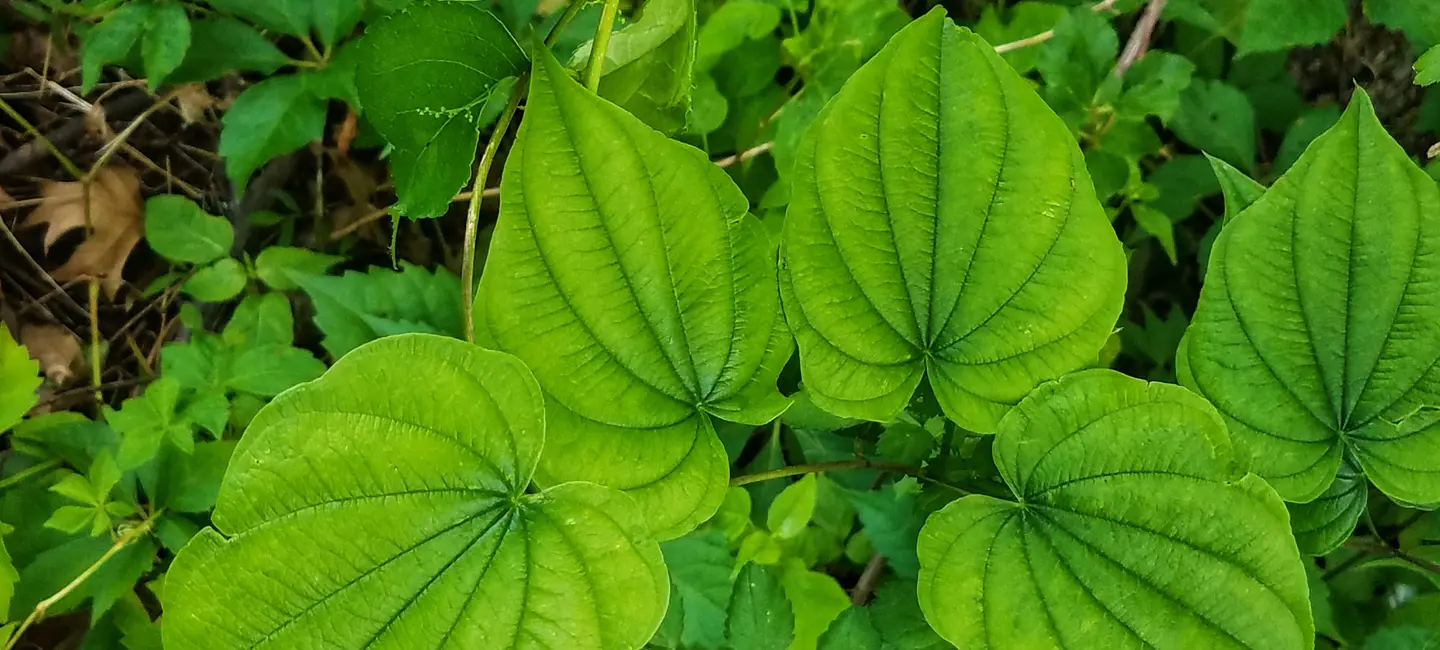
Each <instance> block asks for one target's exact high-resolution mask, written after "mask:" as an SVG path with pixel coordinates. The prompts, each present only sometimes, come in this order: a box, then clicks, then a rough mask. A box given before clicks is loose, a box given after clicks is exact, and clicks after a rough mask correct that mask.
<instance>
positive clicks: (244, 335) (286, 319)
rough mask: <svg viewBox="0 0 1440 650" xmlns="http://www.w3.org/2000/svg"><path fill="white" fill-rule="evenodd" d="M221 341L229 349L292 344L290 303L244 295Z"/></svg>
mask: <svg viewBox="0 0 1440 650" xmlns="http://www.w3.org/2000/svg"><path fill="white" fill-rule="evenodd" d="M262 255H263V253H262ZM221 339H222V340H224V341H225V345H228V346H230V347H232V348H245V347H252V346H269V345H283V346H288V345H290V344H292V343H294V342H295V316H294V314H292V313H291V312H290V301H289V300H286V299H285V296H283V295H281V294H278V293H261V294H251V295H248V296H245V299H244V300H241V301H240V304H239V305H238V306H236V307H235V313H233V314H231V315H230V322H229V323H226V324H225V331H224V333H223V334H222V335H221ZM162 358H163V357H162ZM200 372H201V373H204V372H205V371H204V370H201V371H200ZM200 385H204V384H200ZM190 387H192V388H194V387H196V386H195V385H191V386H190Z"/></svg>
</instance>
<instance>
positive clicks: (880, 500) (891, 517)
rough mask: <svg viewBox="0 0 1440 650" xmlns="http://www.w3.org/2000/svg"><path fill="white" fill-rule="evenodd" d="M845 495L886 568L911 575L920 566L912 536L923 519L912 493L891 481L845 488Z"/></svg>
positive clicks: (906, 575) (917, 534)
mask: <svg viewBox="0 0 1440 650" xmlns="http://www.w3.org/2000/svg"><path fill="white" fill-rule="evenodd" d="M845 496H846V497H847V498H849V499H850V503H851V504H852V505H854V506H855V514H856V515H858V516H859V517H860V523H861V524H862V525H863V526H864V530H865V535H866V537H868V538H869V539H870V543H871V544H873V545H874V547H875V550H876V551H879V552H880V554H881V555H883V556H885V559H886V560H888V561H889V562H890V568H892V569H894V571H895V572H896V573H898V574H900V575H902V576H905V577H907V578H913V577H915V574H916V572H918V571H919V569H920V563H919V559H918V557H917V556H916V555H915V540H916V539H917V538H918V537H919V535H920V526H921V524H923V523H924V521H923V519H922V516H921V514H920V512H919V507H918V504H917V503H916V502H915V495H914V493H912V492H908V491H902V490H900V489H899V488H898V487H897V486H896V484H893V483H892V484H890V485H887V486H885V487H883V488H881V489H879V490H846V491H845Z"/></svg>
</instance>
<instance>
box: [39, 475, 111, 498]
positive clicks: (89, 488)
mask: <svg viewBox="0 0 1440 650" xmlns="http://www.w3.org/2000/svg"><path fill="white" fill-rule="evenodd" d="M50 491H51V492H54V493H55V494H58V495H60V496H63V497H65V498H67V499H69V500H71V501H76V502H79V503H83V504H85V505H96V504H98V503H99V502H100V496H99V495H97V494H95V486H93V485H91V484H90V481H88V480H86V478H85V477H83V476H81V475H79V474H73V473H67V474H65V476H64V477H62V478H61V479H60V480H59V481H56V482H55V484H54V485H51V486H50Z"/></svg>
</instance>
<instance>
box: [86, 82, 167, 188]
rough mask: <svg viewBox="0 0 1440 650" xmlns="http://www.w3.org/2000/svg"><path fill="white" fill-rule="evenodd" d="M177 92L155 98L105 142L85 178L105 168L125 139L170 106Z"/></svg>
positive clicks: (92, 176)
mask: <svg viewBox="0 0 1440 650" xmlns="http://www.w3.org/2000/svg"><path fill="white" fill-rule="evenodd" d="M176 92H177V91H173V90H172V91H170V92H168V93H166V94H165V95H163V96H161V97H160V98H159V99H157V100H155V103H153V104H151V105H150V107H149V108H146V109H145V110H143V111H141V112H140V114H139V115H136V116H135V119H134V120H131V121H130V124H128V125H126V126H125V129H124V130H122V131H120V133H119V134H117V135H116V136H115V137H114V138H113V139H112V140H110V141H109V142H107V143H105V146H103V147H101V148H100V157H99V158H97V159H96V160H95V164H93V165H91V166H90V173H88V174H86V175H85V180H87V181H89V180H93V179H94V178H95V174H98V173H99V172H100V170H101V169H104V167H105V163H106V162H107V161H109V160H110V156H113V155H115V152H116V151H119V150H120V147H121V145H124V144H125V141H126V140H128V139H130V136H131V135H133V134H134V133H135V131H136V130H138V129H139V128H140V125H141V124H144V123H145V120H146V119H148V118H149V117H150V116H151V115H154V114H155V111H158V110H160V109H161V108H163V107H165V106H168V105H169V104H170V100H171V99H174V97H175V93H176Z"/></svg>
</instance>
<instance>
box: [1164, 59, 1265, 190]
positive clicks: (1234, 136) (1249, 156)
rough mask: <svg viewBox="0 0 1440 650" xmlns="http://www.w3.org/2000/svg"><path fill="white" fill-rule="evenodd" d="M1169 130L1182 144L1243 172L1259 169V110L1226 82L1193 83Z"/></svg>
mask: <svg viewBox="0 0 1440 650" xmlns="http://www.w3.org/2000/svg"><path fill="white" fill-rule="evenodd" d="M1169 126H1170V129H1171V130H1172V131H1174V132H1175V135H1177V136H1179V137H1180V139H1181V140H1184V141H1185V142H1186V143H1188V144H1190V145H1192V146H1194V147H1195V148H1197V149H1201V150H1204V151H1206V152H1207V153H1209V154H1211V155H1213V156H1215V157H1217V158H1220V159H1222V160H1224V161H1225V162H1228V163H1230V164H1232V165H1235V166H1236V167H1239V168H1240V169H1241V170H1246V169H1250V168H1252V167H1254V165H1255V109H1254V108H1253V107H1252V106H1251V105H1250V99H1249V98H1248V97H1246V96H1245V93H1243V92H1241V91H1239V90H1238V89H1236V88H1235V87H1234V86H1231V85H1229V84H1226V83H1225V82H1223V81H1211V80H1207V79H1196V80H1195V81H1193V82H1191V84H1190V87H1189V88H1187V89H1186V90H1185V92H1184V93H1183V94H1181V95H1180V108H1179V110H1177V111H1175V117H1174V118H1172V119H1171V120H1170V124H1169Z"/></svg>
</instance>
